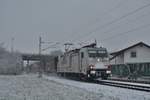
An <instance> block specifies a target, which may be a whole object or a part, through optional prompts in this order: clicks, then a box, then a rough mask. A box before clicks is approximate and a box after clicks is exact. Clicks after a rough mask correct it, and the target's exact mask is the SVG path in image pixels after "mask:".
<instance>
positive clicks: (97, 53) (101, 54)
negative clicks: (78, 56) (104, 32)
mask: <svg viewBox="0 0 150 100" xmlns="http://www.w3.org/2000/svg"><path fill="white" fill-rule="evenodd" d="M88 54H89V57H92V58H95V57H100V58H104V57H107V56H108V54H107V51H106V50H89V51H88Z"/></svg>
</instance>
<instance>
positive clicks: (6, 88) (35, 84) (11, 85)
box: [0, 75, 102, 100]
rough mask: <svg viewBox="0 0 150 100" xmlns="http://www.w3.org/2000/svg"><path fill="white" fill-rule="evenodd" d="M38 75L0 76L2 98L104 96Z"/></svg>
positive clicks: (89, 99)
mask: <svg viewBox="0 0 150 100" xmlns="http://www.w3.org/2000/svg"><path fill="white" fill-rule="evenodd" d="M37 76H38V75H20V76H0V100H99V99H100V98H101V97H102V95H99V94H95V93H92V92H88V91H85V90H83V89H79V88H75V87H72V86H68V85H64V84H61V83H59V82H56V81H53V80H47V79H44V78H38V77H37Z"/></svg>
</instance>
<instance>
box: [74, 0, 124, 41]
mask: <svg viewBox="0 0 150 100" xmlns="http://www.w3.org/2000/svg"><path fill="white" fill-rule="evenodd" d="M126 1H127V0H126ZM124 2H125V0H122V1H121V2H119V3H118V4H117V5H116V6H115V7H113V8H111V9H109V10H108V11H107V12H104V13H103V14H102V15H101V16H104V15H106V14H108V13H110V12H113V11H115V10H116V9H118V8H119V7H120V6H121V4H124ZM99 20H100V18H96V19H95V20H94V21H92V22H90V23H87V27H90V26H91V25H95V24H97V23H98V21H99ZM78 33H79V32H74V33H72V34H71V36H72V35H73V34H78ZM73 41H74V40H73Z"/></svg>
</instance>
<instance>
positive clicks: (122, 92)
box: [44, 76, 150, 100]
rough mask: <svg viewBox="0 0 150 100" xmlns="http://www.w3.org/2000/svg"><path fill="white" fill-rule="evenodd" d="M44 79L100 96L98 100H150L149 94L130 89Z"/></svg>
mask: <svg viewBox="0 0 150 100" xmlns="http://www.w3.org/2000/svg"><path fill="white" fill-rule="evenodd" d="M44 78H45V79H48V80H51V81H55V82H58V83H61V84H65V85H69V86H73V87H76V88H80V89H84V90H85V91H89V92H92V93H94V94H98V95H100V96H101V99H99V100H150V93H149V92H141V91H136V90H131V89H123V88H118V87H112V86H105V85H98V84H93V83H85V82H78V81H73V80H68V79H64V78H59V77H55V76H53V77H52V76H51V77H48V76H44Z"/></svg>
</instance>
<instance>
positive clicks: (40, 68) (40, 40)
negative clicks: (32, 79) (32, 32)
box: [38, 36, 42, 78]
mask: <svg viewBox="0 0 150 100" xmlns="http://www.w3.org/2000/svg"><path fill="white" fill-rule="evenodd" d="M41 52H42V38H41V36H40V37H39V57H40V65H39V76H38V77H39V78H41V77H42V63H41V62H42V57H41Z"/></svg>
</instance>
